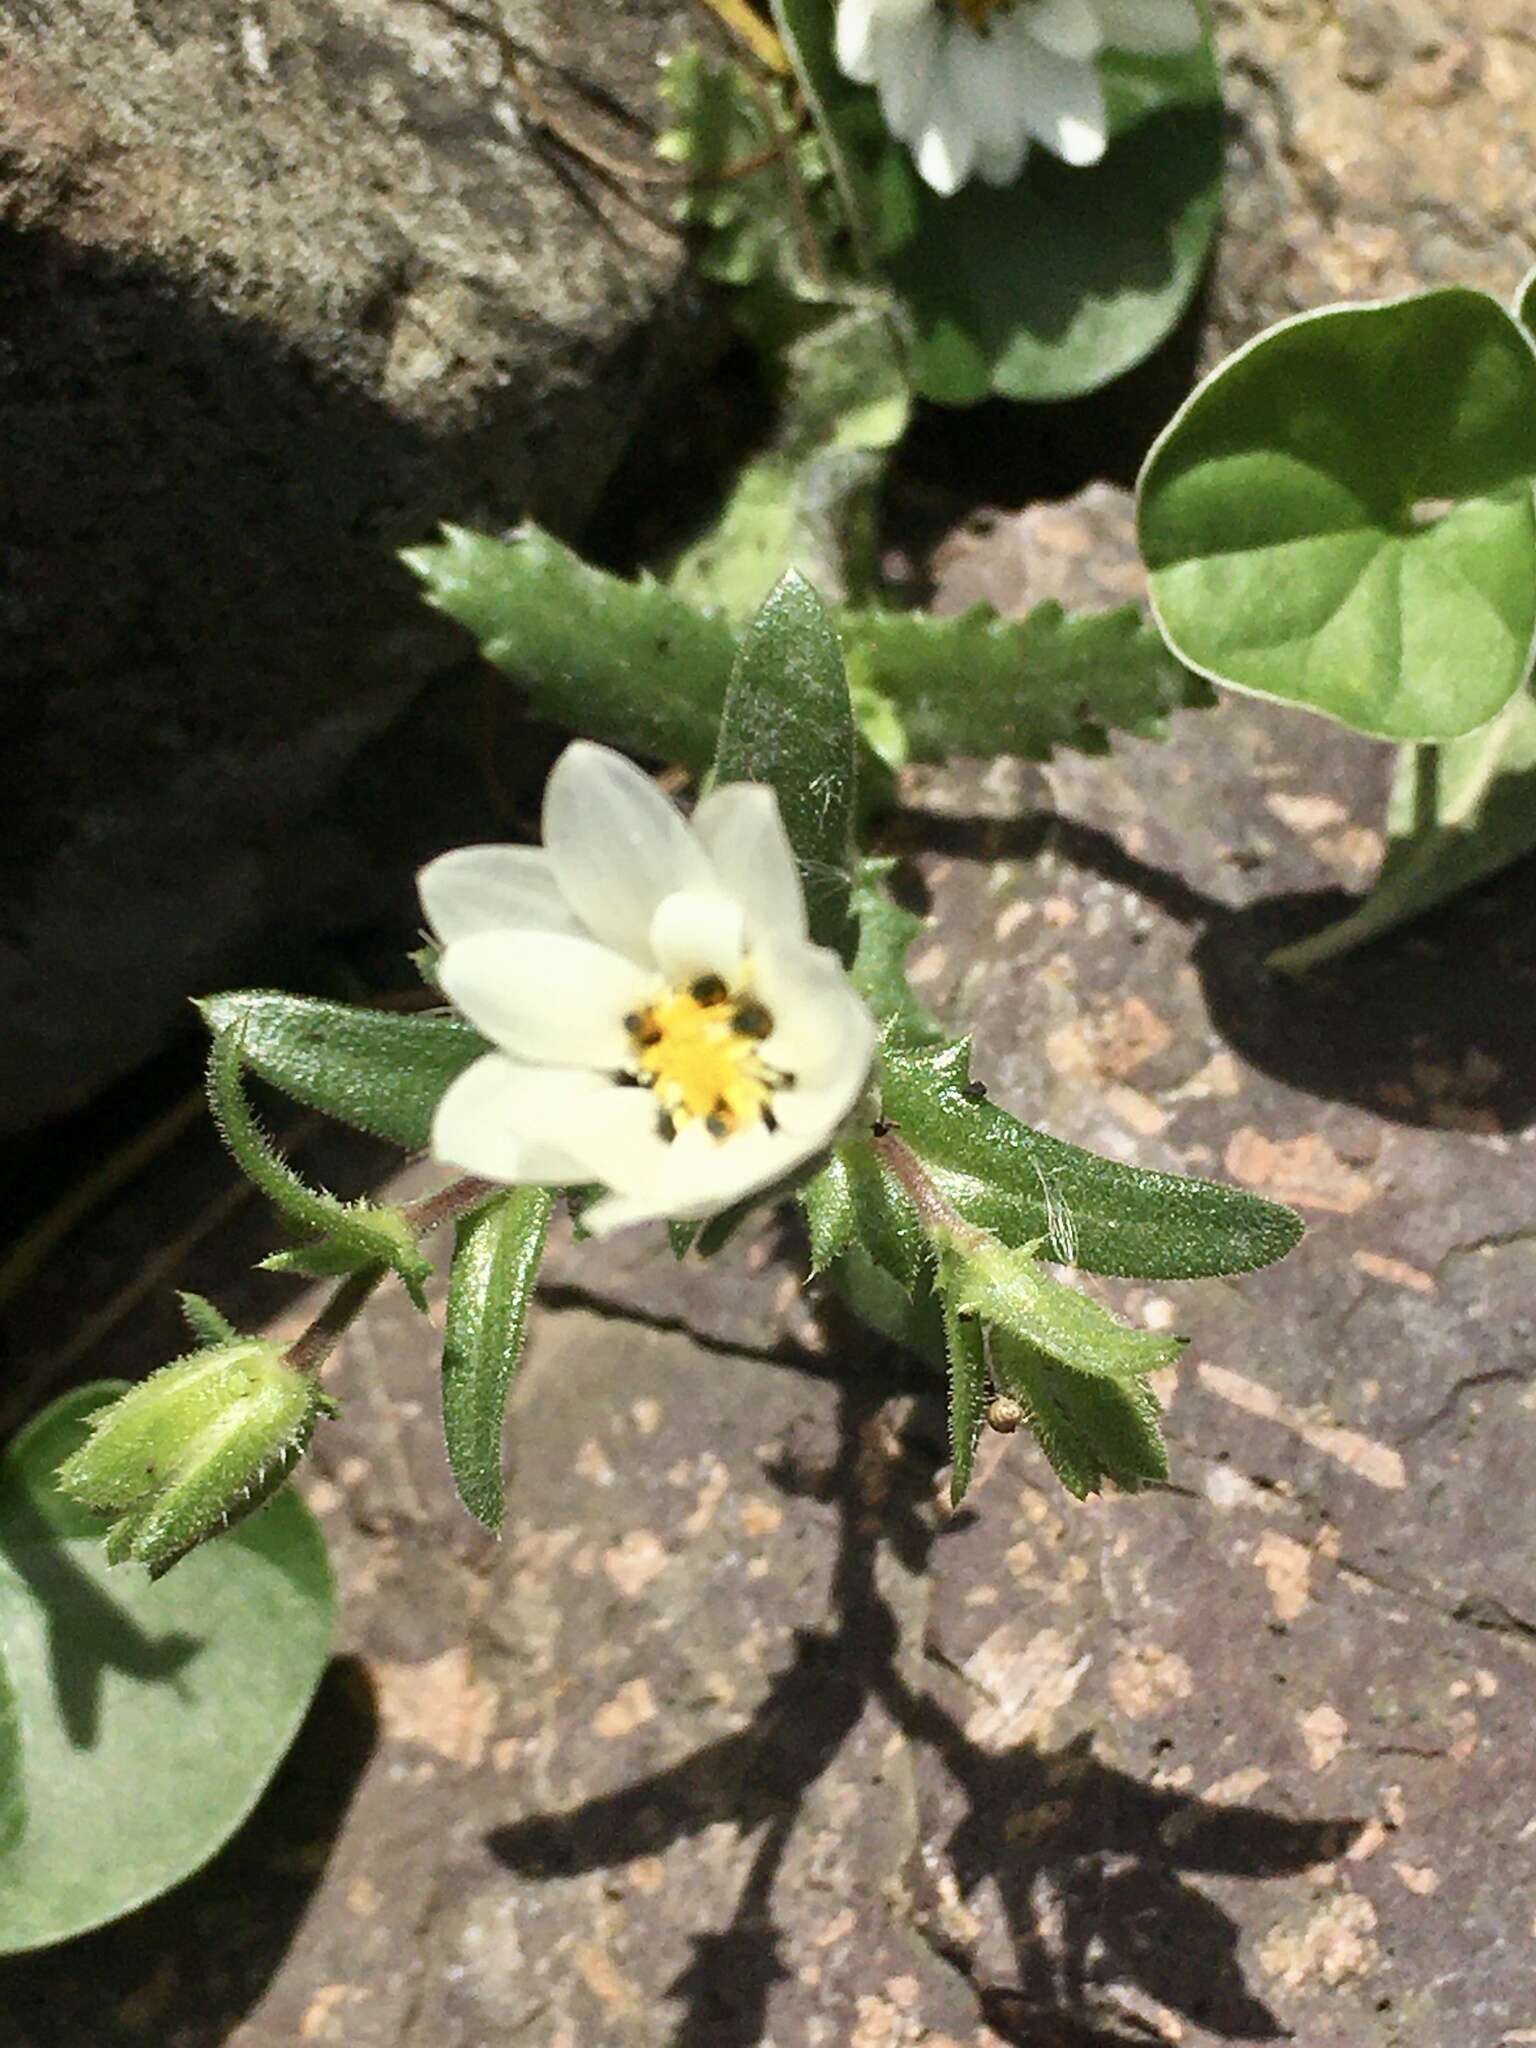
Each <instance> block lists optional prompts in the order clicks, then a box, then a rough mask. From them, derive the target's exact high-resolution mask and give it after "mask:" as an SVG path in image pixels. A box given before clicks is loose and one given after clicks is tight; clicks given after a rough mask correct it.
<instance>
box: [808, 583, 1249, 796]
mask: <svg viewBox="0 0 1536 2048" xmlns="http://www.w3.org/2000/svg"><path fill="white" fill-rule="evenodd" d="M840 630H841V633H842V637H843V645H844V648H845V650H846V652H847V657H848V673H849V676H850V679H851V680H852V681H853V683H854V685H855V688H856V690H857V689H859V688H865V689H869V690H871V691H873V692H874V693H875V694H876V696H877V697H878V699H879V700H880V701H881V702H882V703H883V704H885V705H886V706H888V708H889V712H890V715H891V716H893V717H894V718H895V719H896V720H897V721H898V722H899V724H900V726H901V729H902V731H903V732H904V734H905V737H906V747H907V751H908V753H909V755H910V757H911V758H912V759H915V760H919V761H944V760H947V759H948V758H949V757H950V756H951V755H952V754H977V755H980V756H982V757H983V758H987V759H990V758H991V756H993V755H994V754H1020V755H1023V756H1025V757H1026V758H1027V759H1029V760H1032V761H1048V760H1049V759H1050V757H1051V754H1052V752H1053V751H1054V749H1055V748H1057V747H1077V748H1080V749H1082V750H1083V751H1084V752H1086V753H1103V752H1105V751H1106V750H1107V748H1108V745H1109V734H1110V733H1111V732H1114V731H1119V732H1128V733H1133V734H1135V735H1136V736H1137V737H1138V738H1144V739H1161V738H1162V737H1163V735H1164V733H1165V732H1166V730H1167V724H1166V721H1167V718H1168V715H1169V713H1170V712H1173V711H1176V710H1178V709H1179V708H1180V707H1181V706H1184V705H1205V704H1209V703H1210V702H1211V701H1212V699H1211V692H1210V689H1209V687H1208V685H1206V684H1204V683H1202V682H1201V681H1199V680H1198V679H1197V678H1195V677H1191V676H1189V675H1187V674H1186V673H1185V671H1184V670H1183V669H1181V668H1180V666H1179V664H1178V663H1177V662H1176V661H1174V660H1173V659H1172V658H1171V656H1170V655H1169V653H1168V651H1167V649H1166V648H1165V647H1164V646H1163V644H1162V642H1161V641H1160V640H1159V638H1158V636H1157V634H1156V633H1155V632H1153V631H1152V629H1151V628H1150V627H1149V626H1148V625H1147V623H1146V621H1145V619H1143V618H1142V616H1141V614H1140V612H1139V611H1138V610H1137V609H1136V607H1135V606H1134V605H1120V606H1117V607H1116V608H1115V609H1114V610H1112V611H1104V612H1084V613H1080V614H1078V615H1076V616H1073V615H1071V614H1068V613H1066V612H1064V611H1063V610H1062V608H1061V606H1060V605H1059V604H1056V603H1054V602H1048V603H1045V604H1040V605H1036V606H1035V608H1034V610H1033V611H1031V612H1030V613H1029V614H1028V616H1027V617H1025V618H1022V619H1010V620H1003V619H999V618H998V617H997V616H996V614H995V613H994V612H993V611H992V610H991V609H990V608H989V607H988V606H986V605H976V606H973V607H972V609H971V610H969V611H966V612H962V613H960V614H959V615H958V616H956V617H953V618H945V619H940V618H933V617H930V616H929V615H928V614H926V613H921V612H876V611H864V612H851V613H849V614H848V615H847V616H846V617H844V618H843V619H842V620H841V621H840Z"/></svg>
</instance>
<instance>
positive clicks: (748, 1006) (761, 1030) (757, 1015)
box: [731, 996, 773, 1038]
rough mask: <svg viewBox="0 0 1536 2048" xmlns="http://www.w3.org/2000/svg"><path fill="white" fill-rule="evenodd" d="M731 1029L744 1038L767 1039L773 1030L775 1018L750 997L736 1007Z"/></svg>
mask: <svg viewBox="0 0 1536 2048" xmlns="http://www.w3.org/2000/svg"><path fill="white" fill-rule="evenodd" d="M731 1029H732V1030H733V1031H734V1032H736V1033H737V1034H738V1035H739V1036H740V1037H742V1038H766V1037H767V1036H768V1034H769V1032H770V1031H772V1029H773V1018H772V1016H771V1015H770V1013H769V1012H768V1011H767V1010H766V1009H765V1008H764V1007H763V1005H762V1004H761V1003H758V1002H754V1001H753V1000H752V998H751V997H750V996H749V997H748V998H747V1000H746V1001H745V1002H741V1003H738V1004H737V1005H736V1010H735V1014H734V1015H733V1016H732V1018H731Z"/></svg>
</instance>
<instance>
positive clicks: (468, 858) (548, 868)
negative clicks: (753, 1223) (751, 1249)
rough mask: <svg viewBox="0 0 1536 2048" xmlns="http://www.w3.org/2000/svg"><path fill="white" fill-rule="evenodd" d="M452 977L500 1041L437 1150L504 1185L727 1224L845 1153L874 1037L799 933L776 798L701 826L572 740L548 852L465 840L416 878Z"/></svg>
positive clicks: (758, 793) (744, 800)
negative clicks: (785, 1182) (806, 1168)
mask: <svg viewBox="0 0 1536 2048" xmlns="http://www.w3.org/2000/svg"><path fill="white" fill-rule="evenodd" d="M419 884H420V889H421V900H422V904H423V907H424V908H425V911H426V915H427V921H428V923H429V924H430V925H431V927H432V929H433V931H434V933H435V934H436V936H437V939H438V941H439V943H440V944H441V946H442V949H443V950H442V955H441V958H440V960H439V963H438V969H437V972H438V979H439V981H440V982H441V984H442V987H443V989H444V990H445V992H446V993H447V995H448V996H449V998H450V1000H451V1001H452V1002H453V1003H454V1005H455V1006H456V1008H458V1009H459V1010H460V1011H461V1012H462V1013H463V1014H464V1016H465V1017H467V1018H468V1019H469V1021H470V1023H471V1024H473V1025H474V1027H475V1028H476V1030H477V1031H479V1032H481V1033H482V1034H483V1035H484V1036H485V1037H486V1038H488V1039H489V1040H490V1041H491V1043H492V1044H493V1045H494V1046H495V1047H496V1048H497V1049H496V1051H494V1052H490V1053H487V1054H485V1055H484V1057H483V1058H481V1059H478V1060H476V1061H475V1063H474V1065H473V1066H471V1067H469V1068H468V1069H467V1070H466V1071H465V1072H464V1073H463V1074H461V1075H460V1076H459V1078H458V1079H457V1080H456V1081H455V1082H454V1083H453V1084H452V1086H451V1087H450V1088H449V1089H448V1091H447V1093H446V1094H445V1095H444V1097H443V1099H442V1101H441V1102H440V1103H439V1105H438V1108H437V1113H436V1116H435V1118H434V1119H433V1125H432V1151H433V1155H434V1157H435V1158H437V1159H439V1160H441V1161H443V1162H444V1163H445V1164H447V1165H452V1166H457V1167H460V1168H463V1169H465V1170H466V1171H468V1172H470V1173H476V1174H483V1175H485V1176H486V1177H487V1178H488V1179H491V1180H499V1181H508V1182H532V1183H535V1184H545V1185H551V1186H564V1187H569V1186H574V1185H579V1184H582V1183H586V1182H591V1181H600V1182H602V1183H603V1184H604V1186H605V1187H607V1188H608V1189H609V1190H610V1192H609V1194H608V1195H607V1196H605V1197H604V1198H603V1199H602V1200H601V1201H599V1202H597V1203H595V1204H594V1205H593V1206H592V1207H591V1208H590V1209H588V1210H587V1211H586V1214H585V1217H584V1221H585V1223H586V1224H587V1226H588V1227H589V1228H590V1229H593V1230H596V1231H605V1230H613V1229H616V1228H617V1227H618V1226H619V1225H621V1224H625V1223H638V1222H641V1221H643V1220H645V1219H648V1218H654V1217H670V1218H672V1219H674V1220H677V1221H683V1220H690V1219H696V1218H699V1217H703V1216H712V1215H714V1214H716V1213H717V1212H718V1211H720V1210H722V1209H727V1208H729V1207H730V1206H731V1204H732V1203H733V1202H736V1201H739V1200H740V1199H741V1197H742V1196H744V1195H749V1194H752V1193H754V1192H755V1191H756V1190H758V1189H760V1188H764V1187H767V1186H768V1185H770V1183H772V1182H774V1181H777V1180H779V1179H780V1178H782V1177H783V1176H784V1175H785V1174H787V1173H790V1172H791V1171H792V1170H793V1169H794V1168H795V1167H797V1166H798V1165H800V1164H801V1163H802V1161H804V1160H806V1159H808V1158H810V1157H811V1155H812V1154H814V1153H816V1152H818V1151H820V1150H821V1149H822V1148H823V1147H824V1146H825V1145H826V1144H828V1143H829V1141H830V1140H831V1138H832V1137H833V1135H834V1133H835V1132H836V1130H837V1128H838V1126H839V1125H840V1124H841V1123H842V1121H843V1119H844V1118H845V1117H846V1116H847V1114H848V1112H849V1110H850V1109H851V1108H852V1107H853V1105H854V1103H855V1101H856V1100H857V1099H858V1096H859V1093H860V1090H861V1089H862V1088H863V1086H864V1083H865V1080H866V1079H867V1077H868V1074H869V1069H870V1062H871V1060H872V1059H873V1057H874V1048H875V1036H876V1033H875V1025H874V1021H873V1019H872V1018H871V1016H870V1014H869V1012H868V1010H867V1009H866V1008H865V1007H864V1005H863V1003H862V1002H861V1001H860V1000H859V998H858V996H857V995H856V994H855V993H854V990H853V987H852V985H851V983H850V982H849V980H848V977H847V975H846V974H845V973H844V971H843V968H842V964H841V962H840V961H839V960H838V959H837V956H836V955H835V954H833V953H831V952H828V951H827V950H826V948H824V947H821V946H813V945H812V944H811V943H810V941H809V940H808V938H807V936H806V922H805V902H804V899H803V896H802V894H801V888H800V876H799V872H798V870H797V869H796V866H795V861H794V856H793V854H792V853H791V852H790V847H789V841H788V839H787V838H786V836H785V832H784V826H783V823H782V821H781V820H780V817H779V806H778V801H777V799H776V798H775V796H774V794H773V792H772V791H771V790H770V789H766V788H761V787H757V786H754V785H752V784H748V783H733V784H731V785H729V786H728V787H726V788H722V789H717V790H715V791H713V792H712V794H710V795H709V796H707V797H705V798H704V799H703V801H702V802H701V803H700V804H699V805H698V808H697V809H696V810H695V812H694V814H693V819H692V822H691V824H690V823H689V822H688V821H687V820H685V819H684V818H683V816H682V814H681V813H680V812H679V811H677V810H676V809H675V808H674V807H673V805H672V804H670V803H669V802H668V801H667V799H666V798H665V797H664V796H663V795H662V793H661V791H660V790H659V789H657V787H656V785H655V784H654V783H653V782H652V781H651V780H650V779H649V778H648V777H647V776H645V775H643V774H642V773H641V772H640V770H639V769H638V768H636V767H635V766H633V764H632V763H631V762H629V761H627V760H625V759H624V757H623V755H621V754H615V753H612V752H610V751H609V749H608V748H606V747H598V746H593V745H591V744H590V743H588V742H587V741H584V740H582V741H578V742H577V743H576V744H575V745H574V746H570V747H567V748H566V750H565V752H564V753H563V754H562V755H561V756H560V759H559V760H558V761H557V762H556V764H555V768H554V772H553V774H552V775H551V776H550V778H549V785H548V787H547V789H546V790H545V793H544V846H543V850H542V851H539V850H537V849H535V848H532V847H520V846H466V847H461V848H460V849H459V850H458V851H457V852H455V853H445V854H443V855H442V856H441V857H440V858H439V859H437V860H434V861H432V862H431V863H430V864H429V865H428V866H427V867H425V868H423V869H422V871H421V875H420V877H419Z"/></svg>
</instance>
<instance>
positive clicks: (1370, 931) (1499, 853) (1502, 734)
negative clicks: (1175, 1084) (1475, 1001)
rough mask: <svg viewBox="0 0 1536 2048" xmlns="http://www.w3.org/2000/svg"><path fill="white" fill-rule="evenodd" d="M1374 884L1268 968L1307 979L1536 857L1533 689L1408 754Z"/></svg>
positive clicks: (1390, 808)
mask: <svg viewBox="0 0 1536 2048" xmlns="http://www.w3.org/2000/svg"><path fill="white" fill-rule="evenodd" d="M1387 833H1388V844H1387V857H1386V859H1385V861H1384V862H1383V863H1382V869H1381V874H1380V875H1379V877H1378V878H1377V881H1376V885H1375V887H1374V888H1373V889H1372V890H1371V892H1370V894H1369V895H1368V896H1366V897H1365V898H1364V899H1363V900H1362V902H1361V903H1360V904H1359V905H1358V907H1357V908H1356V909H1354V910H1352V911H1351V912H1350V913H1349V915H1348V916H1347V917H1345V918H1342V919H1341V920H1340V921H1339V922H1338V923H1337V924H1331V925H1329V926H1328V927H1327V928H1326V929H1325V930H1323V931H1320V932H1315V933H1314V934H1313V935H1312V937H1311V938H1307V939H1301V940H1299V941H1298V942H1297V943H1296V944H1295V945H1293V946H1285V947H1282V948H1281V950H1280V951H1279V952H1277V953H1275V954H1273V955H1272V956H1271V958H1270V963H1269V964H1270V965H1271V966H1272V967H1276V968H1279V969H1281V970H1282V971H1283V972H1286V973H1290V974H1299V973H1303V972H1305V970H1306V969H1307V968H1309V967H1317V966H1320V965H1321V964H1322V962H1323V961H1325V960H1334V959H1337V958H1338V957H1339V956H1340V955H1341V954H1344V953H1349V952H1352V951H1353V950H1354V949H1355V947H1357V946H1363V945H1366V944H1367V943H1368V942H1369V941H1370V940H1372V939H1377V938H1380V937H1381V936H1382V934H1383V933H1385V932H1389V931H1391V930H1393V929H1394V928H1395V927H1396V926H1398V925H1401V924H1407V923H1408V922H1409V921H1410V920H1411V919H1413V918H1415V917H1421V916H1422V915H1423V914H1424V912H1425V911H1426V910H1432V909H1433V908H1434V907H1435V905H1436V904H1438V903H1444V902H1446V901H1447V900H1448V899H1449V898H1450V897H1452V896H1455V895H1458V894H1459V893H1460V892H1461V891H1462V890H1463V889H1469V888H1471V887H1472V885H1473V883H1475V882H1481V881H1484V880H1486V879H1487V877H1488V876H1489V875H1494V874H1497V873H1498V871H1499V869H1500V868H1504V867H1508V865H1509V863H1510V862H1511V861H1513V860H1519V859H1520V858H1521V857H1522V855H1524V854H1527V853H1532V852H1536V696H1533V694H1532V691H1531V689H1530V687H1529V686H1527V688H1525V689H1524V690H1521V691H1520V692H1519V694H1518V695H1517V696H1515V697H1512V698H1511V699H1510V701H1509V703H1508V704H1506V705H1505V707H1504V709H1503V710H1502V711H1501V712H1500V713H1499V715H1498V717H1497V718H1495V719H1493V720H1492V721H1491V722H1490V723H1489V724H1487V725H1485V726H1484V727H1483V728H1482V729H1481V731H1479V732H1473V733H1468V735H1467V737H1466V738H1465V739H1461V740H1452V741H1450V742H1449V744H1448V745H1446V746H1443V747H1404V748H1403V749H1402V751H1401V753H1400V755H1399V758H1398V765H1397V774H1396V776H1395V778H1394V780H1393V785H1392V796H1391V801H1390V803H1389V804H1388V807H1387Z"/></svg>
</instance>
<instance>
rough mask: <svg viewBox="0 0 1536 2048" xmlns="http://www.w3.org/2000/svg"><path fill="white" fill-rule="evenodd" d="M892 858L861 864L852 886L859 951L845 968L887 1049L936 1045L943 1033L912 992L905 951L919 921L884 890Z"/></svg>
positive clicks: (941, 1026) (944, 1034)
mask: <svg viewBox="0 0 1536 2048" xmlns="http://www.w3.org/2000/svg"><path fill="white" fill-rule="evenodd" d="M895 865H896V863H895V861H894V860H886V859H878V860H862V861H860V862H859V865H858V869H857V872H856V873H855V876H854V883H853V914H854V916H855V917H856V918H857V919H858V921H859V950H858V951H857V953H855V955H854V958H853V965H852V967H851V968H850V969H849V974H850V976H851V978H852V981H853V985H854V987H855V988H856V989H857V990H858V992H859V994H860V995H861V996H862V997H863V998H864V1000H865V1002H866V1003H868V1005H869V1007H870V1009H871V1010H872V1011H873V1012H874V1014H875V1016H876V1017H877V1018H878V1019H879V1020H880V1024H881V1027H882V1030H883V1033H884V1037H885V1042H886V1044H887V1045H935V1044H938V1043H939V1042H940V1041H941V1040H943V1039H944V1038H945V1037H946V1036H947V1034H946V1032H945V1030H944V1027H943V1025H942V1024H940V1023H939V1021H938V1019H937V1018H936V1017H934V1016H933V1015H931V1014H930V1012H929V1011H928V1009H927V1008H926V1006H925V1005H924V1004H923V1003H922V1001H921V1000H920V999H919V998H918V997H917V996H916V995H915V994H914V993H913V990H912V985H911V983H910V982H909V981H908V980H907V949H908V947H909V946H910V945H911V944H912V941H913V940H914V939H915V938H916V937H917V935H918V933H919V932H920V931H921V930H922V929H923V920H922V919H921V918H920V917H917V916H915V915H914V914H913V912H912V911H910V910H903V909H902V907H901V905H900V904H899V903H896V902H894V901H893V900H892V898H891V895H890V892H889V891H888V889H887V888H886V886H885V883H886V878H887V876H888V875H889V874H890V872H891V870H892V868H894V867H895Z"/></svg>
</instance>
